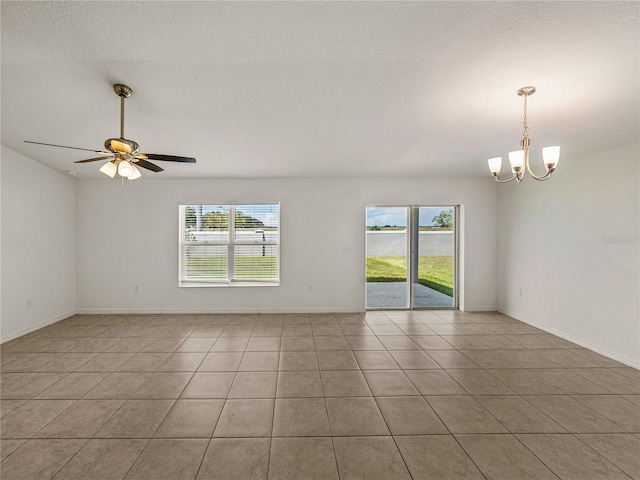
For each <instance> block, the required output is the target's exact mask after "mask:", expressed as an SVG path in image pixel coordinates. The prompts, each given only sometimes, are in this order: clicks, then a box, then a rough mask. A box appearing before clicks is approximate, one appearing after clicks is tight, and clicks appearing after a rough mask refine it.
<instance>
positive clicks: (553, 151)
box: [542, 146, 560, 171]
mask: <svg viewBox="0 0 640 480" xmlns="http://www.w3.org/2000/svg"><path fill="white" fill-rule="evenodd" d="M542 160H543V161H544V166H545V167H546V168H547V170H550V171H553V170H555V169H556V167H557V166H558V162H559V161H560V147H558V146H553V147H545V148H543V149H542Z"/></svg>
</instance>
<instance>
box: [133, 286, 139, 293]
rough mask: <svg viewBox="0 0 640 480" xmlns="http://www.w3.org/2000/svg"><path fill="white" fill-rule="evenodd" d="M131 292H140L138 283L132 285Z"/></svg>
mask: <svg viewBox="0 0 640 480" xmlns="http://www.w3.org/2000/svg"><path fill="white" fill-rule="evenodd" d="M133 293H140V289H139V288H138V285H136V286H134V287H133Z"/></svg>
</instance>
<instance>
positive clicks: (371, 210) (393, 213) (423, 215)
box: [367, 207, 452, 227]
mask: <svg viewBox="0 0 640 480" xmlns="http://www.w3.org/2000/svg"><path fill="white" fill-rule="evenodd" d="M450 208H452V207H420V226H421V227H428V226H431V225H432V220H433V217H435V216H436V215H438V214H439V213H440V212H441V211H443V210H448V209H450ZM374 225H376V226H378V227H384V226H385V225H390V226H392V227H393V226H394V225H395V226H398V227H406V226H407V207H367V226H368V227H373V226H374Z"/></svg>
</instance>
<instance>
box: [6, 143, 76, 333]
mask: <svg viewBox="0 0 640 480" xmlns="http://www.w3.org/2000/svg"><path fill="white" fill-rule="evenodd" d="M1 153H2V155H1V162H2V179H1V184H2V189H1V192H2V193H1V197H2V201H1V204H2V259H1V264H2V267H1V275H2V280H1V283H2V293H1V309H0V312H1V317H0V320H1V321H0V338H1V340H2V341H7V340H10V339H11V338H15V337H17V336H20V335H22V334H24V333H27V332H30V331H32V330H35V329H36V328H39V327H42V326H44V325H47V324H49V323H52V322H55V321H57V320H60V319H63V318H66V317H68V316H70V315H72V314H73V313H74V311H75V301H76V282H75V280H76V263H75V258H76V188H75V181H74V180H73V179H72V178H71V177H68V176H66V175H64V174H61V173H59V172H56V171H55V170H52V169H51V168H49V167H45V166H44V165H42V164H40V163H38V162H35V161H33V160H31V159H29V158H27V157H25V156H23V155H20V154H19V153H16V152H14V151H13V150H10V149H8V148H6V147H4V146H3V147H2V151H1ZM27 299H31V302H32V307H31V308H29V309H27V308H26V301H27Z"/></svg>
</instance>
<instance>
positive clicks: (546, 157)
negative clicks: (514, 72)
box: [487, 87, 560, 183]
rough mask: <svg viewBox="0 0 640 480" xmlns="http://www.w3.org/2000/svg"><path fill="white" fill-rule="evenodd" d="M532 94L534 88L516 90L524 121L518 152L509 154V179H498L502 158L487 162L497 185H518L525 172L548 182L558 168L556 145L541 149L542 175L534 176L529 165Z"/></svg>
mask: <svg viewBox="0 0 640 480" xmlns="http://www.w3.org/2000/svg"><path fill="white" fill-rule="evenodd" d="M534 93H536V87H522V88H521V89H519V90H518V95H519V96H521V97H524V120H523V122H522V126H523V132H522V140H521V141H520V150H516V151H514V152H509V163H510V164H511V173H512V174H513V175H512V176H511V178H508V179H506V180H501V179H499V178H498V175H499V174H500V170H501V168H502V157H493V158H490V159H489V160H488V161H487V162H488V164H489V170H490V171H491V175H493V178H494V179H495V180H496V182H498V183H508V182H511V181H512V180H515V181H516V182H518V183H520V182H521V181H522V179H523V178H524V174H525V171H527V172H529V175H531V176H532V177H533V178H534V179H536V180H540V181H543V180H548V179H549V178H550V177H551V174H552V173H553V172H554V171H555V169H556V168H557V166H558V161H559V160H560V147H558V146H557V145H556V146H553V147H545V148H543V149H542V161H543V163H544V168H545V170H546V173H545V174H544V175H536V174H535V173H533V171H532V170H531V166H530V165H529V147H530V145H531V141H530V139H529V124H528V123H527V98H528V97H529V96H530V95H533V94H534Z"/></svg>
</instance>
